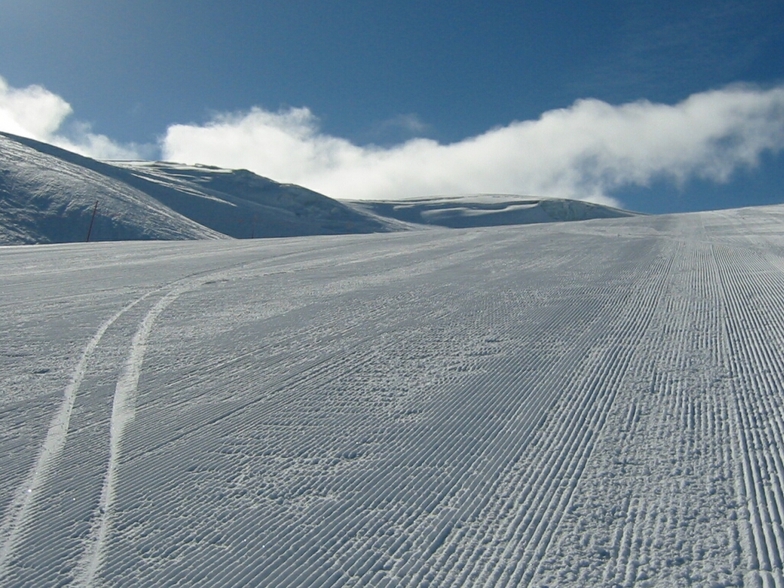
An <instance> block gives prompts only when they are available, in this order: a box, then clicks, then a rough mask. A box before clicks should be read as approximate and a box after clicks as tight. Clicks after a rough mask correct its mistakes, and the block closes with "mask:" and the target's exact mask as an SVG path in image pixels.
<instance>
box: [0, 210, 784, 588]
mask: <svg viewBox="0 0 784 588" xmlns="http://www.w3.org/2000/svg"><path fill="white" fill-rule="evenodd" d="M781 220H782V215H781V214H780V213H779V212H778V209H760V210H759V211H726V212H717V213H704V214H696V215H683V216H672V217H647V218H646V217H641V218H635V219H626V220H618V221H612V222H591V223H578V224H574V225H569V226H560V225H559V226H553V227H529V228H526V230H525V231H521V230H520V229H519V228H512V229H499V230H492V231H490V230H485V231H481V230H480V231H454V232H443V231H432V232H430V231H428V232H422V233H417V234H412V235H409V236H402V237H401V236H384V237H380V236H370V237H362V238H344V239H324V240H299V241H287V242H280V243H258V244H250V245H248V244H243V245H242V249H241V250H238V252H237V253H232V247H240V245H239V244H236V245H235V244H221V245H219V246H218V247H220V248H222V249H221V251H222V253H221V254H220V255H218V256H217V257H215V258H214V259H213V260H212V261H211V263H212V265H211V266H210V267H209V268H208V267H207V266H204V268H202V269H201V270H200V271H198V272H197V271H196V270H197V269H198V268H199V262H198V259H197V258H198V256H194V257H193V258H192V259H191V262H192V264H193V265H189V266H188V268H189V269H188V270H187V271H185V270H181V271H180V272H179V274H177V273H176V271H175V270H174V269H173V268H175V267H177V263H178V262H177V259H178V258H177V255H172V257H171V259H170V260H168V261H165V262H164V261H161V262H160V264H159V266H156V267H158V268H159V269H158V270H156V271H158V272H159V273H158V274H156V275H158V276H163V275H166V273H167V272H169V271H171V272H174V274H173V275H175V278H176V275H179V276H184V277H180V278H177V279H173V280H169V281H167V283H168V285H167V286H165V287H161V286H160V285H159V283H160V282H159V283H158V285H156V286H155V287H154V288H151V289H149V291H148V292H147V293H145V294H144V295H142V296H140V295H136V296H135V297H133V298H131V299H128V298H127V294H123V296H126V298H121V297H119V296H118V299H117V300H118V304H117V306H116V307H115V308H117V309H119V310H115V312H114V314H113V315H111V316H110V317H109V318H108V319H106V320H105V322H104V323H102V324H101V325H100V326H99V328H98V329H97V330H96V331H95V333H94V334H93V335H92V338H90V339H89V340H88V342H87V343H86V344H85V345H83V347H82V350H81V354H80V356H79V359H78V361H77V362H76V366H75V367H74V368H73V369H72V371H71V375H70V376H69V378H70V379H69V383H68V384H67V387H66V390H65V394H64V396H63V399H62V401H61V404H60V406H59V408H58V409H57V410H56V414H55V416H54V417H53V418H52V419H51V424H50V426H49V429H48V433H47V434H46V435H42V438H43V441H42V442H41V445H40V450H39V452H38V457H37V460H36V461H35V462H34V464H33V466H32V468H31V469H30V470H29V472H28V474H27V477H26V478H24V477H22V478H20V479H19V481H18V483H17V487H18V488H19V490H18V491H17V492H16V493H15V494H14V496H13V497H11V498H10V500H9V502H8V504H9V506H8V507H7V508H6V517H5V523H4V527H3V533H4V535H3V536H2V538H3V546H2V551H1V552H0V555H1V556H2V557H0V565H1V566H2V568H0V569H2V571H3V573H4V574H5V576H4V579H3V581H4V582H5V584H7V585H12V586H15V585H20V586H22V585H36V586H50V585H52V586H54V585H68V584H73V585H85V586H114V585H118V586H120V585H127V586H150V585H157V586H166V585H231V586H244V585H263V586H365V585H373V586H488V587H489V586H545V585H565V586H661V585H713V586H732V585H738V586H740V585H749V586H770V587H773V586H776V587H780V586H784V577H783V576H782V553H783V552H784V522H783V521H784V493H783V489H784V453H782V451H784V449H783V448H784V425H783V424H782V423H784V395H783V394H784V386H783V384H784V361H783V360H782V350H784V304H783V303H784V238H782V237H780V236H779V232H778V230H777V229H776V227H779V226H780V225H781ZM194 247H196V246H195V245H194ZM138 263H139V264H140V267H145V265H144V263H145V262H144V260H143V259H142V258H141V257H140V258H139V259H138ZM167 268H170V269H167ZM191 270H193V271H191ZM93 271H95V272H99V273H100V272H101V271H103V270H102V269H101V268H97V269H95V270H93ZM188 272H190V273H188ZM155 279H158V278H155ZM69 287H74V288H76V286H75V285H71V286H69ZM13 406H15V405H9V408H8V410H6V411H5V412H0V416H2V415H6V414H11V412H10V411H11V408H12V407H13ZM0 408H3V407H0ZM2 418H6V417H2ZM27 489H33V490H34V491H33V492H27V491H26V490H27Z"/></svg>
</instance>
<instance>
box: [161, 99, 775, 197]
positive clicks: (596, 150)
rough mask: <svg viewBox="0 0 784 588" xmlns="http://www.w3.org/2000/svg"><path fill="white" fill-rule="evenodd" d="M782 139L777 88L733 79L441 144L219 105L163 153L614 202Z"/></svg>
mask: <svg viewBox="0 0 784 588" xmlns="http://www.w3.org/2000/svg"><path fill="white" fill-rule="evenodd" d="M782 147H784V87H778V88H773V89H769V90H761V89H757V88H752V87H747V86H734V87H729V88H725V89H721V90H715V91H710V92H703V93H699V94H694V95H692V96H690V97H689V98H688V99H686V100H684V101H683V102H681V103H679V104H676V105H674V106H670V105H665V104H653V103H651V102H648V101H645V100H641V101H638V102H633V103H629V104H623V105H621V106H613V105H610V104H607V103H606V102H602V101H600V100H594V99H585V100H578V101H576V102H575V103H574V104H573V105H572V106H570V107H569V108H563V109H558V110H551V111H548V112H546V113H544V114H543V115H542V116H541V117H540V118H539V119H538V120H531V121H522V122H513V123H511V124H509V125H507V126H505V127H499V128H495V129H491V130H489V131H487V132H486V133H484V134H481V135H479V136H476V137H470V138H467V139H464V140H462V141H459V142H456V143H452V144H448V145H442V144H439V143H437V142H436V141H433V140H430V139H412V140H410V141H407V142H405V143H402V144H400V145H396V146H393V147H375V146H359V145H355V144H352V143H351V142H349V141H347V140H345V139H341V138H339V137H333V136H330V135H326V134H324V133H322V132H320V130H319V126H318V120H317V118H316V117H315V116H314V115H313V114H312V113H311V112H310V111H309V110H308V109H307V108H292V109H289V110H285V111H281V112H269V111H265V110H262V109H260V108H253V109H251V110H250V111H248V112H243V113H234V114H220V115H217V116H215V117H214V118H213V119H212V120H211V121H209V122H208V123H206V124H203V125H172V126H170V127H169V129H168V131H167V133H166V136H165V137H164V138H163V141H162V149H163V153H164V156H165V157H166V158H167V159H173V160H177V161H185V162H188V163H194V162H201V163H210V164H214V165H220V166H228V167H238V166H239V167H245V168H248V169H250V170H252V171H255V172H256V173H259V174H261V175H266V176H270V177H272V178H275V179H276V180H278V181H285V182H293V183H299V184H303V185H306V186H308V187H309V188H312V189H314V190H317V191H320V192H323V193H325V194H327V195H328V196H332V197H337V198H357V199H362V198H379V199H382V198H387V199H394V198H401V197H410V196H424V195H431V194H443V195H446V194H460V193H470V192H508V193H521V194H533V195H539V196H552V197H563V198H575V199H580V200H590V201H593V202H598V203H603V204H614V203H615V200H614V199H613V198H612V196H611V193H612V192H613V190H617V189H618V188H621V187H622V186H626V185H647V184H649V183H650V182H651V181H653V180H654V179H657V178H660V177H665V178H669V179H672V180H674V181H675V182H678V183H682V182H685V181H686V180H688V179H690V178H700V179H706V180H712V181H716V182H723V181H726V180H727V179H728V178H729V177H730V175H731V174H732V172H733V171H735V170H736V169H737V168H738V167H741V166H753V165H755V164H756V163H757V161H758V159H759V157H760V155H761V154H762V153H763V152H764V151H766V150H772V151H778V150H780V149H782Z"/></svg>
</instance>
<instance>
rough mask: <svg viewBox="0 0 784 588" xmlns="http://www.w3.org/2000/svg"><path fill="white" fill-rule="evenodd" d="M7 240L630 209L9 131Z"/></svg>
mask: <svg viewBox="0 0 784 588" xmlns="http://www.w3.org/2000/svg"><path fill="white" fill-rule="evenodd" d="M0 202H2V206H0V244H2V245H12V244H26V243H65V242H78V241H86V240H88V236H89V240H91V241H117V240H137V239H159V240H171V239H225V238H238V239H247V238H259V237H294V236H305V235H338V234H351V233H375V232H389V231H397V230H410V229H416V228H421V227H423V226H441V227H451V228H467V227H479V226H494V225H509V224H527V223H541V222H554V221H568V220H587V219H591V218H608V217H618V216H629V215H630V214H632V213H629V212H626V211H622V210H618V209H614V208H609V207H605V206H599V205H596V204H590V203H586V202H579V201H570V200H546V199H532V198H523V197H517V196H493V195H481V196H465V197H459V198H427V199H417V200H406V201H397V202H391V201H390V202H381V201H354V202H344V201H338V200H335V199H332V198H328V197H327V196H324V195H323V194H319V193H317V192H313V191H312V190H308V189H307V188H303V187H301V186H296V185H293V184H280V183H278V182H274V181H272V180H270V179H267V178H263V177H261V176H258V175H256V174H254V173H252V172H249V171H247V170H226V169H221V168H217V167H211V166H202V165H195V166H191V165H179V164H174V163H163V162H111V163H107V162H101V161H96V160H94V159H90V158H89V157H83V156H81V155H77V154H75V153H72V152H70V151H66V150H64V149H60V148H58V147H54V146H52V145H49V144H46V143H41V142H39V141H34V140H32V139H26V138H23V137H18V136H15V135H11V134H8V133H0Z"/></svg>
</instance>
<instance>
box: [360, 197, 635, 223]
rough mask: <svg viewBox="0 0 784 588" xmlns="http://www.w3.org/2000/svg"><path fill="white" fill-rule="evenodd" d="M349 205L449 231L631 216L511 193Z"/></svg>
mask: <svg viewBox="0 0 784 588" xmlns="http://www.w3.org/2000/svg"><path fill="white" fill-rule="evenodd" d="M351 205H352V206H353V207H355V208H356V209H358V210H362V211H365V212H372V213H373V214H376V215H378V216H381V217H384V218H389V219H394V220H398V221H403V222H406V223H413V224H417V225H434V226H440V227H448V228H451V229H465V228H471V227H490V226H501V225H527V224H534V223H552V222H564V221H577V220H589V219H596V218H619V217H625V216H634V213H632V212H629V211H626V210H620V209H618V208H612V207H609V206H602V205H600V204H593V203H591V202H583V201H578V200H562V199H556V198H533V197H526V196H515V195H511V194H477V195H471V196H456V197H449V196H440V197H438V196H436V197H430V198H416V199H411V200H400V201H397V202H392V201H382V200H366V201H353V202H351Z"/></svg>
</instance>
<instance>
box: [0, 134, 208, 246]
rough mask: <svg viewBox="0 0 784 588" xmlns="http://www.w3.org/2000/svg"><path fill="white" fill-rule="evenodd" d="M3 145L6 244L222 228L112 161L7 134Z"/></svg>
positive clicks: (0, 138)
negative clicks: (193, 216)
mask: <svg viewBox="0 0 784 588" xmlns="http://www.w3.org/2000/svg"><path fill="white" fill-rule="evenodd" d="M0 153H1V154H2V157H0V201H2V206H1V207H0V243H2V244H6V245H8V244H21V243H63V242H71V241H85V240H86V239H87V235H88V232H90V233H91V239H92V240H96V241H109V240H136V239H165V240H168V239H210V238H212V239H216V238H220V237H221V236H222V235H220V234H219V233H217V232H216V231H212V230H210V229H208V228H207V227H204V226H202V225H200V224H198V223H196V222H194V221H192V220H190V219H188V218H187V217H185V216H183V215H181V214H178V213H176V212H174V211H173V210H171V209H170V208H168V207H167V206H165V205H163V204H162V203H161V202H159V201H158V200H156V199H155V198H152V197H151V196H150V195H148V194H146V193H144V192H143V191H142V190H139V189H136V188H133V187H132V186H129V185H128V184H127V183H125V182H124V181H123V180H122V178H121V177H119V178H118V177H116V175H115V174H112V173H111V172H112V167H111V166H108V165H105V164H101V163H100V162H97V161H93V160H89V159H87V158H84V157H80V156H78V155H75V154H72V153H69V152H67V151H63V150H61V149H57V148H54V147H51V146H48V145H44V144H43V143H36V142H34V141H29V140H26V139H19V138H16V137H12V136H10V135H5V134H0ZM96 202H97V203H98V208H97V209H95V206H96ZM93 210H96V214H95V220H94V222H93V226H92V230H90V223H91V219H92V215H93Z"/></svg>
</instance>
